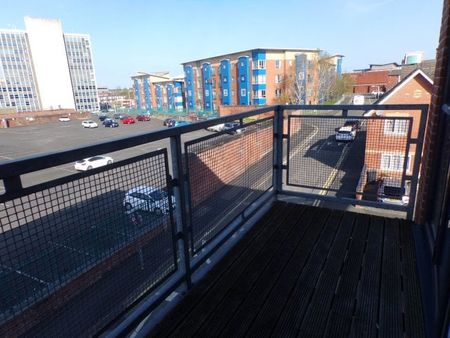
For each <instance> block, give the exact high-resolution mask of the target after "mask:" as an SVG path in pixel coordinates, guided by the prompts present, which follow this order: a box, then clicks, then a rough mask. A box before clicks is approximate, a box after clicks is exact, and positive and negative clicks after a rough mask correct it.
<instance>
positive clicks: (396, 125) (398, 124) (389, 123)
mask: <svg viewBox="0 0 450 338" xmlns="http://www.w3.org/2000/svg"><path fill="white" fill-rule="evenodd" d="M407 130H408V121H407V120H392V119H389V120H385V121H384V133H385V134H388V135H406V131H407Z"/></svg>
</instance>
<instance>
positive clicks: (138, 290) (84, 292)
mask: <svg viewBox="0 0 450 338" xmlns="http://www.w3.org/2000/svg"><path fill="white" fill-rule="evenodd" d="M375 109H376V112H378V114H376V113H375V111H374V110H375ZM388 111H393V112H394V114H395V116H393V115H391V114H389V113H388ZM426 111H427V106H424V105H395V106H392V105H391V106H376V107H375V106H272V107H265V108H261V109H257V110H253V111H250V112H246V113H240V114H236V115H233V116H227V117H223V118H219V119H215V120H209V121H203V122H198V123H195V124H192V125H187V126H183V127H178V128H169V129H164V130H160V131H156V132H152V133H144V134H140V135H135V136H131V137H128V138H124V139H116V140H112V141H109V142H103V143H98V144H94V145H91V146H88V147H83V148H77V149H72V150H67V151H63V152H57V153H50V154H46V155H37V156H33V157H29V158H25V159H21V160H17V161H9V162H4V163H2V164H0V179H1V180H2V181H3V185H4V193H3V194H1V195H0V221H1V228H0V332H1V333H2V334H3V335H6V336H9V335H22V334H24V335H38V336H53V335H56V336H58V335H63V334H67V332H70V333H71V334H72V335H74V336H79V335H93V334H95V333H98V332H99V331H101V330H103V329H104V328H105V327H106V326H107V325H109V323H111V321H113V320H114V319H115V318H117V317H118V316H119V315H121V314H123V313H124V312H125V311H128V310H129V309H130V307H131V306H132V305H135V304H136V303H137V302H138V301H140V300H141V299H142V298H143V297H144V296H148V297H149V298H148V299H149V300H148V301H147V302H143V303H142V304H141V305H139V306H135V307H133V309H132V310H131V312H129V313H128V316H127V317H126V319H125V320H122V321H121V323H120V324H119V325H118V326H117V327H116V328H115V329H114V330H113V331H111V334H121V333H123V332H125V331H126V330H129V329H130V328H131V327H132V326H133V325H135V324H136V322H137V321H138V320H139V319H141V316H142V315H144V314H145V313H148V311H150V310H152V309H154V308H155V306H156V305H157V304H159V303H160V302H161V300H163V299H164V298H166V297H167V296H168V295H169V294H170V293H171V292H172V291H173V290H175V289H176V288H177V287H179V286H180V285H183V283H184V284H185V285H187V287H190V285H191V280H192V275H193V273H196V271H198V270H199V267H200V266H202V264H203V262H205V261H206V260H207V259H208V257H210V256H211V255H212V254H213V253H214V252H215V251H217V250H218V249H220V248H221V247H222V245H223V243H224V242H225V241H226V240H227V239H228V238H229V237H230V236H231V235H232V234H233V231H234V230H235V229H237V228H238V226H239V225H241V224H242V223H244V222H245V221H247V220H248V219H250V218H251V216H252V215H253V214H255V213H256V212H257V211H258V210H259V209H261V208H262V207H263V206H264V205H267V203H268V202H270V201H271V200H272V199H273V198H274V197H276V195H277V194H279V193H282V194H289V195H296V196H300V197H306V198H309V199H310V200H314V201H316V200H317V201H319V200H324V201H333V202H342V203H347V204H353V205H361V206H363V207H364V206H369V207H380V208H385V209H395V210H400V211H405V212H406V213H407V215H406V216H407V217H408V218H411V217H412V213H413V210H414V209H413V208H414V199H415V192H416V188H417V177H418V170H419V165H420V156H418V155H419V154H421V149H422V148H421V147H422V141H423V134H424V123H425V119H426ZM303 112H306V113H307V114H305V113H303ZM352 112H353V113H352ZM401 112H403V114H401ZM363 114H365V115H364V116H363ZM369 115H370V116H369ZM231 121H239V123H238V124H235V125H233V126H232V127H231V129H224V130H223V131H221V132H218V133H207V132H205V136H202V137H195V138H190V139H189V140H187V141H186V138H185V136H186V135H189V133H190V132H193V131H199V130H203V129H204V128H207V127H210V126H213V125H218V124H223V123H226V122H231ZM182 136H183V139H182ZM162 139H167V140H169V141H170V142H169V143H168V145H167V147H166V148H163V149H161V150H158V151H153V152H149V153H147V154H145V155H141V156H137V157H130V158H128V159H126V160H122V161H118V162H115V163H113V164H108V165H107V166H105V167H101V168H97V169H92V170H89V171H86V172H83V173H77V174H72V175H70V176H66V177H61V178H58V179H54V180H51V181H47V182H45V183H37V184H31V185H30V186H27V187H23V184H22V177H23V176H24V175H26V174H29V173H35V172H37V171H40V170H43V171H45V170H46V169H49V168H53V167H55V166H58V165H61V164H64V163H70V162H73V161H76V160H79V159H82V158H87V157H89V156H94V155H97V154H105V153H110V152H113V151H119V150H124V149H128V148H130V147H135V146H138V145H142V144H147V143H150V142H153V141H157V140H162ZM408 159H409V160H408ZM283 181H284V182H283Z"/></svg>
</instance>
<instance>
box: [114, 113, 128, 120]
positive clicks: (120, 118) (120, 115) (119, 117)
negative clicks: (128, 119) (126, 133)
mask: <svg viewBox="0 0 450 338" xmlns="http://www.w3.org/2000/svg"><path fill="white" fill-rule="evenodd" d="M113 117H114V118H115V119H116V120H122V119H123V118H125V116H124V115H122V114H114V116H113Z"/></svg>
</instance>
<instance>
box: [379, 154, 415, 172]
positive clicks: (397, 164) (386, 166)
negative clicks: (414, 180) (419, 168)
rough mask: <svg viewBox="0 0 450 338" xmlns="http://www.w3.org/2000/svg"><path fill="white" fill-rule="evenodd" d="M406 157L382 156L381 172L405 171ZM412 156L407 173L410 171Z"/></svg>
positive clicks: (399, 155)
mask: <svg viewBox="0 0 450 338" xmlns="http://www.w3.org/2000/svg"><path fill="white" fill-rule="evenodd" d="M404 158H405V157H404V156H403V155H402V154H381V164H380V169H381V170H388V171H400V172H402V171H403V164H404ZM410 162H411V156H410V155H408V161H407V163H406V171H409V170H410Z"/></svg>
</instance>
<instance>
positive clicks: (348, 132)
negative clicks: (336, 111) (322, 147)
mask: <svg viewBox="0 0 450 338" xmlns="http://www.w3.org/2000/svg"><path fill="white" fill-rule="evenodd" d="M355 138H356V129H354V128H353V127H350V126H346V127H341V128H339V130H338V131H337V132H336V141H338V142H351V141H354V140H355Z"/></svg>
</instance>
